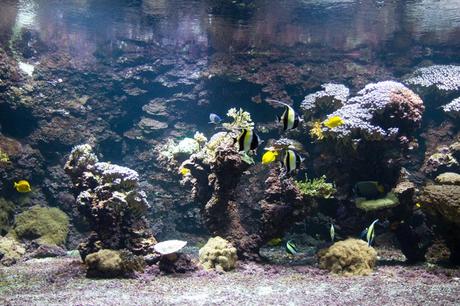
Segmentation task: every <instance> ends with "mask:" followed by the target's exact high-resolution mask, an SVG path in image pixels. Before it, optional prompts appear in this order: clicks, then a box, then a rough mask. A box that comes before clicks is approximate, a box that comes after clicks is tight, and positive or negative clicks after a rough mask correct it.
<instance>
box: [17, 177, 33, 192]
mask: <svg viewBox="0 0 460 306" xmlns="http://www.w3.org/2000/svg"><path fill="white" fill-rule="evenodd" d="M14 188H15V189H16V190H17V192H21V193H26V192H31V191H32V190H31V189H30V184H29V182H28V181H26V180H20V181H19V182H17V183H16V182H14Z"/></svg>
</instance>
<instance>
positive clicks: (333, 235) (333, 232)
mask: <svg viewBox="0 0 460 306" xmlns="http://www.w3.org/2000/svg"><path fill="white" fill-rule="evenodd" d="M329 234H330V236H331V241H332V242H334V238H335V229H334V224H332V223H331V229H330V230H329Z"/></svg>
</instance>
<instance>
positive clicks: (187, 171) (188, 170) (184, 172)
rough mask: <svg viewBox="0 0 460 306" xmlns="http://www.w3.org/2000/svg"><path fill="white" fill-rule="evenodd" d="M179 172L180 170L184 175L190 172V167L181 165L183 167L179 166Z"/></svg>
mask: <svg viewBox="0 0 460 306" xmlns="http://www.w3.org/2000/svg"><path fill="white" fill-rule="evenodd" d="M179 172H180V174H182V175H183V176H186V175H187V174H190V169H189V168H185V167H183V168H180V169H179Z"/></svg>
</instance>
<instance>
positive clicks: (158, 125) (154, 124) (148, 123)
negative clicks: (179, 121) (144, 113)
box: [137, 117, 168, 134]
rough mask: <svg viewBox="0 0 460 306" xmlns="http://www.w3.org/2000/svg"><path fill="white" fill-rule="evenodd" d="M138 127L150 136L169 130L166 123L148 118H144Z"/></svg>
mask: <svg viewBox="0 0 460 306" xmlns="http://www.w3.org/2000/svg"><path fill="white" fill-rule="evenodd" d="M137 125H138V126H139V128H140V129H141V130H142V131H143V132H144V133H146V134H150V133H153V132H157V131H161V130H164V129H167V128H168V124H167V123H166V122H162V121H158V120H155V119H152V118H146V117H144V118H142V119H141V121H139V123H138V124H137Z"/></svg>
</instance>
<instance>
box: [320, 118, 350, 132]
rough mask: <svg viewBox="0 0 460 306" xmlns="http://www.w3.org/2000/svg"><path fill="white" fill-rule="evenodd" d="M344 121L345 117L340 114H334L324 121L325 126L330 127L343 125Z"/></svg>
mask: <svg viewBox="0 0 460 306" xmlns="http://www.w3.org/2000/svg"><path fill="white" fill-rule="evenodd" d="M344 123H345V121H343V119H342V118H341V117H339V116H332V117H330V118H328V119H326V120H325V121H324V122H323V124H324V126H327V127H328V128H330V129H332V128H335V127H338V126H341V125H342V124H344Z"/></svg>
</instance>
